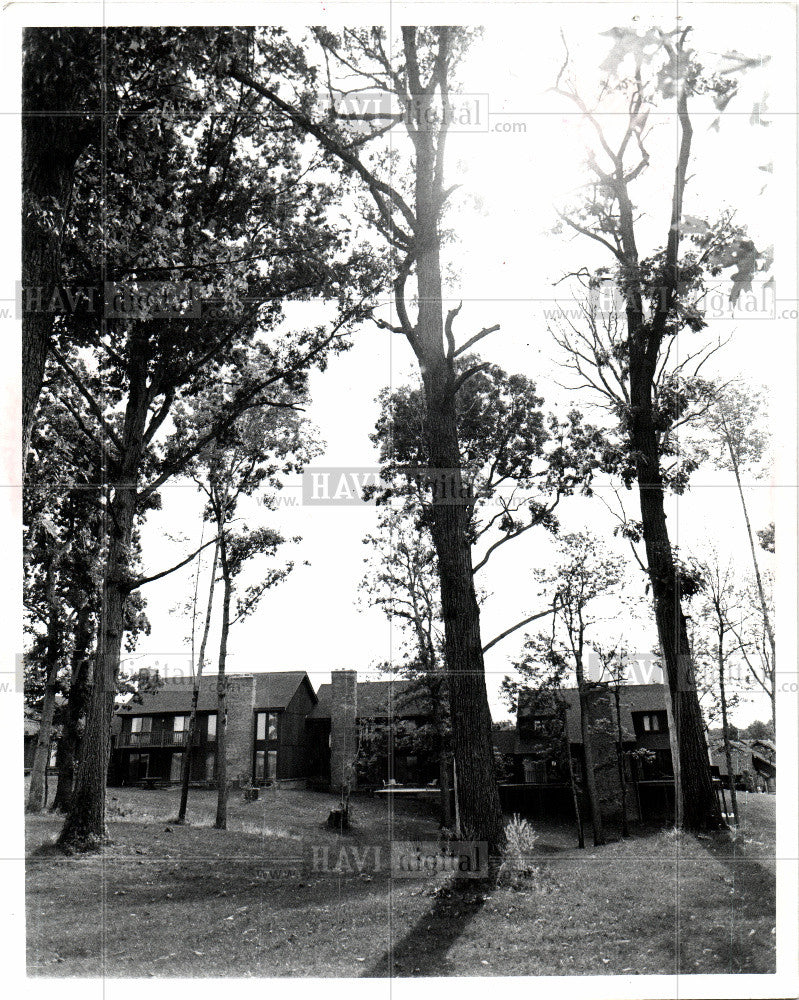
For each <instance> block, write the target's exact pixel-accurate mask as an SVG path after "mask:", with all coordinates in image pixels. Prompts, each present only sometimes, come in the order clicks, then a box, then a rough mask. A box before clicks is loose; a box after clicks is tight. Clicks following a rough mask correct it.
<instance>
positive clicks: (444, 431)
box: [416, 134, 505, 855]
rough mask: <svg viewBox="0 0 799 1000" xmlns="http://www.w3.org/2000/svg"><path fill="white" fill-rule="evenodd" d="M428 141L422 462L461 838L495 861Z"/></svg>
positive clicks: (419, 191) (420, 201)
mask: <svg viewBox="0 0 799 1000" xmlns="http://www.w3.org/2000/svg"><path fill="white" fill-rule="evenodd" d="M430 138H431V137H430V135H429V134H428V135H427V136H426V137H425V136H422V137H421V138H420V139H419V141H418V142H417V143H416V150H417V163H416V205H417V218H418V219H419V220H420V223H419V227H420V230H421V231H420V232H418V233H417V234H416V240H417V244H418V246H419V247H420V251H419V253H418V256H417V263H416V274H417V283H418V296H419V312H418V322H417V326H416V339H417V346H418V350H417V355H418V357H419V361H420V367H421V370H422V379H423V384H424V390H425V403H426V427H425V433H426V441H427V453H428V460H429V463H430V467H431V474H432V475H433V476H435V477H436V480H437V489H438V490H439V491H440V495H439V496H437V497H434V499H433V502H432V508H431V515H432V516H431V521H432V524H431V528H432V537H433V543H434V545H435V549H436V556H437V558H438V571H439V579H440V584H441V610H442V617H443V620H444V636H445V661H446V666H447V678H448V685H447V686H448V691H449V700H450V718H451V722H452V737H453V747H454V753H455V762H456V765H457V768H458V795H459V807H460V819H461V824H462V827H463V830H464V835H465V836H468V837H472V838H474V839H475V840H478V841H485V842H487V843H488V846H489V852H490V853H491V854H492V855H493V854H496V853H498V852H499V851H500V850H501V848H502V846H503V845H504V842H505V829H504V823H503V818H502V808H501V805H500V801H499V790H498V788H497V780H496V771H495V764H494V751H493V746H492V742H491V713H490V711H489V707H488V695H487V692H486V684H485V667H484V664H483V651H482V641H481V638H480V610H479V607H478V604H477V597H476V594H475V590H474V577H473V573H472V553H471V546H470V543H469V535H468V533H469V513H468V507H467V505H466V504H467V497H466V495H465V492H464V485H463V480H462V476H461V469H460V465H461V457H460V446H459V443H458V431H457V413H456V407H455V396H456V385H455V374H454V370H453V365H452V362H451V360H450V359H449V358H448V357H447V356H446V355H445V353H444V325H443V316H442V301H441V264H440V257H439V251H440V236H439V233H438V223H437V210H436V207H435V205H434V203H433V197H432V190H433V170H434V167H433V153H432V148H431V141H430Z"/></svg>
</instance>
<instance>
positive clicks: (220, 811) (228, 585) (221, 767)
mask: <svg viewBox="0 0 799 1000" xmlns="http://www.w3.org/2000/svg"><path fill="white" fill-rule="evenodd" d="M219 536H220V537H219V559H220V563H221V566H222V581H223V590H222V632H221V635H220V638H219V680H218V682H217V722H216V782H217V799H216V822H215V823H214V826H215V827H216V828H217V830H226V829H227V799H228V779H227V684H226V680H225V661H226V660H227V639H228V632H229V631H230V599H231V594H232V590H233V581H232V579H231V575H230V567H229V565H228V558H227V542H226V540H225V535H224V525H223V524H221V523H220V525H219Z"/></svg>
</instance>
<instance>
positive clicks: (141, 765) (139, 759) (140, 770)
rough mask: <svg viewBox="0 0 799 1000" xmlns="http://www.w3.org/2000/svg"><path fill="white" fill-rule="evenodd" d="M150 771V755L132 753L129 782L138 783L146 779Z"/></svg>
mask: <svg viewBox="0 0 799 1000" xmlns="http://www.w3.org/2000/svg"><path fill="white" fill-rule="evenodd" d="M149 770H150V755H149V754H148V753H132V754H131V755H130V764H129V771H128V773H129V775H130V777H131V780H133V781H140V780H141V779H142V778H146V777H147V775H148V772H149Z"/></svg>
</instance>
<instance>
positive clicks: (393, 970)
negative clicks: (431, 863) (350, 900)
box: [363, 880, 493, 979]
mask: <svg viewBox="0 0 799 1000" xmlns="http://www.w3.org/2000/svg"><path fill="white" fill-rule="evenodd" d="M492 888H493V883H487V882H484V881H473V882H465V881H464V880H460V881H455V880H453V881H452V882H450V883H448V884H447V885H444V886H440V887H438V888H437V889H435V890H432V894H431V895H432V898H433V900H434V901H433V904H432V906H431V907H430V909H428V910H426V911H425V912H424V913H423V914H422V915H421V916H420V917H419V919H418V920H417V921H416V923H415V924H414V925H413V927H411V928H410V929H409V930H408V931H407V932H406V933H405V934H404V935H403V936H402V937H401V938H400V939H399V940H398V941H396V942H395V941H394V940H393V939H392V941H391V944H390V947H389V949H388V950H387V951H386V952H385V953H384V954H383V955H381V956H380V958H379V959H378V960H377V962H375V963H374V965H372V966H371V967H370V968H369V969H367V970H366V971H365V972H364V973H363V977H364V978H366V979H375V978H379V977H385V976H396V977H404V976H445V975H447V974H448V972H449V970H448V967H447V960H446V956H447V952H448V951H449V950H450V948H451V947H452V946H453V945H454V944H455V942H456V941H457V940H458V938H459V937H460V936H461V935H462V934H463V932H464V931H465V929H466V928H467V927H468V925H469V924H470V923H471V922H472V920H474V918H475V917H476V916H477V914H478V913H479V912H480V910H481V909H482V907H483V905H484V904H485V902H486V899H487V895H488V893H490V891H491V889H492Z"/></svg>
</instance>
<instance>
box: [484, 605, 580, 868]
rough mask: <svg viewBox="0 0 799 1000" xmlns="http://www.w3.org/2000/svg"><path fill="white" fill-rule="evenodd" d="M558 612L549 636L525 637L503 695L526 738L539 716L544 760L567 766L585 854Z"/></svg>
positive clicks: (538, 739)
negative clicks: (530, 717)
mask: <svg viewBox="0 0 799 1000" xmlns="http://www.w3.org/2000/svg"><path fill="white" fill-rule="evenodd" d="M554 610H555V604H554V602H553V607H552V611H553V614H552V627H551V629H550V631H549V632H548V633H546V634H545V633H538V634H536V635H532V636H525V642H524V646H523V648H522V652H521V655H520V657H519V658H518V659H517V660H515V661H514V663H513V669H514V671H515V672H516V674H517V676H516V677H511V676H507V677H505V678H503V681H502V692H503V694H504V695H505V697H506V699H507V701H508V704H509V706H510V709H511V711H512V712H513V713H514V714H515V715H516V717H517V727H518V728H519V729H520V731H521V733H522V734H523V733H524V727H525V715H526V713H534V714H535V715H537V716H538V725H536V726H535V727H534V728H533V732H532V733H531V735H532V736H533V737H534V738H535V740H536V743H537V745H538V754H539V756H540V757H541V758H542V760H544V761H549V760H551V759H552V758H553V757H554V758H555V759H556V760H557V759H558V758H560V759H561V760H562V761H563V762H564V763H565V771H566V778H567V780H568V783H569V790H570V792H571V799H572V806H573V808H574V819H575V823H576V825H577V847H578V848H579V849H580V850H584V849H585V830H584V828H583V815H582V810H581V808H580V791H579V786H578V781H577V775H576V773H575V761H574V758H573V757H572V749H571V737H570V734H569V721H568V711H569V705H568V702H567V701H566V697H565V694H564V689H565V686H566V683H567V681H568V679H569V677H570V674H571V668H570V665H569V662H568V659H567V657H566V656H565V655H564V651H563V649H562V648H561V647H560V645H559V643H558V641H557V639H556V634H555V633H556V621H555V614H554ZM519 678H521V679H519Z"/></svg>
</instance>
